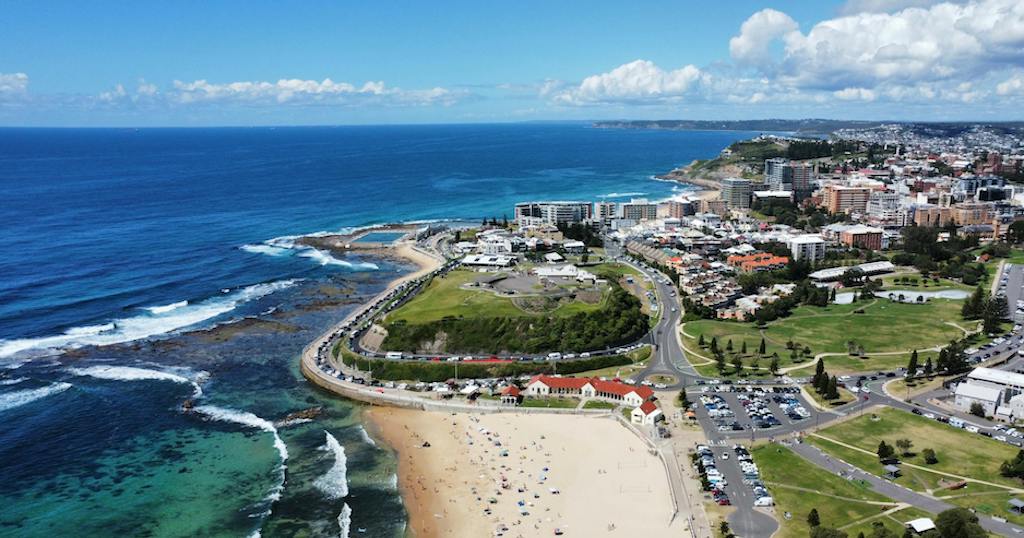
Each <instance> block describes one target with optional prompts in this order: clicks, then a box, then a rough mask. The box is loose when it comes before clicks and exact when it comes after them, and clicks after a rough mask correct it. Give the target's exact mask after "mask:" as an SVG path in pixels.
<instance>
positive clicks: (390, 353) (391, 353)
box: [384, 351, 402, 359]
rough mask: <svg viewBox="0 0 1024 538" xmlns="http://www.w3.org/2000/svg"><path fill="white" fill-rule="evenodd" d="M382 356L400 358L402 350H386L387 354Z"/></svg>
mask: <svg viewBox="0 0 1024 538" xmlns="http://www.w3.org/2000/svg"><path fill="white" fill-rule="evenodd" d="M384 357H385V358H388V359H401V358H402V352H401V351H388V353H387V355H384Z"/></svg>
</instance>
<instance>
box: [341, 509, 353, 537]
mask: <svg viewBox="0 0 1024 538" xmlns="http://www.w3.org/2000/svg"><path fill="white" fill-rule="evenodd" d="M351 526H352V509H351V508H349V507H348V503H345V504H343V505H341V513H339V514H338V537H339V538H348V531H349V528H350V527H351Z"/></svg>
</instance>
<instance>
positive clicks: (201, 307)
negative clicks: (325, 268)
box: [0, 279, 299, 358]
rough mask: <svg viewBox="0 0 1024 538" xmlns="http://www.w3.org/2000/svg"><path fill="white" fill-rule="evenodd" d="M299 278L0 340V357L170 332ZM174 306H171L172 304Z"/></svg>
mask: <svg viewBox="0 0 1024 538" xmlns="http://www.w3.org/2000/svg"><path fill="white" fill-rule="evenodd" d="M298 282H299V280H296V279H290V280H279V281H276V282H267V283H263V284H254V285H252V286H246V287H244V288H240V289H237V290H235V291H231V290H228V291H227V292H226V293H225V294H224V295H220V296H215V297H211V298H209V299H205V300H203V301H200V302H197V303H189V302H188V301H179V302H177V303H173V304H169V305H164V306H154V307H149V308H146V309H145V310H147V313H146V314H142V315H138V316H134V317H130V318H122V319H118V320H114V321H112V322H110V323H105V324H102V325H89V326H83V327H73V328H71V329H68V330H67V331H65V332H64V333H63V334H58V335H53V336H43V337H38V338H20V339H13V340H0V358H3V357H10V356H13V355H15V354H18V353H21V352H25V351H30V350H49V349H64V348H76V347H81V346H87V345H94V346H106V345H111V344H121V343H124V342H131V341H134V340H141V339H143V338H149V337H151V336H157V335H161V334H166V333H170V332H173V331H176V330H179V329H183V328H186V327H190V326H192V325H195V324H197V323H200V322H203V321H206V320H209V319H212V318H215V317H217V316H220V315H222V314H226V313H228V312H230V311H232V310H234V309H235V308H237V307H238V306H239V305H241V304H243V303H246V302H249V301H252V300H255V299H259V298H261V297H265V296H267V295H270V294H271V293H274V292H276V291H280V290H283V289H286V288H290V287H292V286H294V285H295V284H296V283H298ZM172 307H173V308H172Z"/></svg>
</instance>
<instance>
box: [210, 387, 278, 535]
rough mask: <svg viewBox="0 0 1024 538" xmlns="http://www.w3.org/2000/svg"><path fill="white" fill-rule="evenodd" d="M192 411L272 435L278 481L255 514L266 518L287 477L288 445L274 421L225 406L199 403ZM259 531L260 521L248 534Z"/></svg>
mask: <svg viewBox="0 0 1024 538" xmlns="http://www.w3.org/2000/svg"><path fill="white" fill-rule="evenodd" d="M194 411H195V412H196V413H200V414H202V415H206V416H207V417H209V418H210V419H211V420H218V421H221V422H231V423H234V424H239V425H242V426H246V427H248V428H255V429H258V430H262V431H265V432H267V433H270V434H272V435H273V436H274V448H275V449H277V455H278V457H279V458H280V460H281V463H280V465H278V468H277V469H278V482H277V484H275V485H274V487H272V488H270V491H269V492H268V493H267V495H266V496H265V497H264V498H263V501H262V503H261V504H263V505H265V506H267V509H266V510H265V511H263V512H262V513H260V514H257V515H256V516H255V517H260V518H262V519H263V520H264V521H265V520H266V518H267V517H268V516H270V514H271V511H272V508H273V506H274V503H276V502H277V501H279V500H280V499H281V494H282V493H283V492H284V485H285V479H286V478H287V476H286V474H285V469H287V467H288V466H287V462H288V446H287V445H285V443H284V440H283V439H281V435H280V434H279V433H278V431H277V428H275V427H274V423H273V422H270V421H269V420H267V419H265V418H261V417H258V416H256V415H254V414H252V413H249V412H247V411H238V410H236V409H228V408H226V407H218V406H215V405H200V406H197V407H196V408H195V409H194ZM261 532H262V523H261V527H260V528H257V529H256V530H255V531H253V533H252V534H250V536H260V535H261Z"/></svg>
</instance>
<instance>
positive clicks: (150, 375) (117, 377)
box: [68, 366, 208, 398]
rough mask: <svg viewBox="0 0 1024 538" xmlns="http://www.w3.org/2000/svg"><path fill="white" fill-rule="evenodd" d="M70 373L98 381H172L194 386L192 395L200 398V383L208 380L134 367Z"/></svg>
mask: <svg viewBox="0 0 1024 538" xmlns="http://www.w3.org/2000/svg"><path fill="white" fill-rule="evenodd" d="M68 371H69V372H71V373H72V374H74V375H77V376H86V377H95V378H96V379H109V380H113V381H146V380H149V381H171V382H173V383H183V384H190V385H192V395H193V397H194V398H199V397H200V396H202V395H203V389H202V387H200V386H199V381H200V380H203V379H205V378H206V376H207V375H208V374H206V372H201V373H200V374H199V375H196V376H193V378H189V377H186V376H184V375H179V374H173V373H170V372H163V371H160V370H148V369H146V368H135V367H134V366H89V367H87V368H69V369H68Z"/></svg>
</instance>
